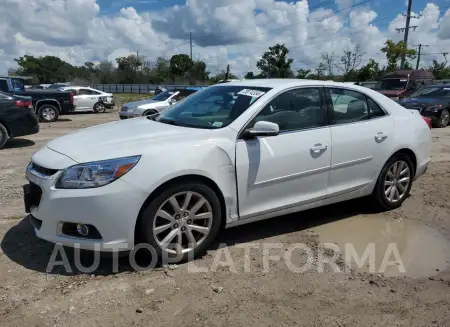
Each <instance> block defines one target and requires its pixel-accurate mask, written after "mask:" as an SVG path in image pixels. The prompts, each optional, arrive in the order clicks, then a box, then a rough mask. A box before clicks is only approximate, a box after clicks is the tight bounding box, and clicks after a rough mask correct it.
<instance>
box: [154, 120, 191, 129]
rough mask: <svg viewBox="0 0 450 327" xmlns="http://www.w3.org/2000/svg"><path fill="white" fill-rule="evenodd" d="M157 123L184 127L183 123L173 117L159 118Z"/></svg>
mask: <svg viewBox="0 0 450 327" xmlns="http://www.w3.org/2000/svg"><path fill="white" fill-rule="evenodd" d="M158 122H159V123H163V124H169V125H174V126H183V127H186V125H185V124H183V123H180V122H178V121H176V120H173V119H168V118H161V119H160V120H158Z"/></svg>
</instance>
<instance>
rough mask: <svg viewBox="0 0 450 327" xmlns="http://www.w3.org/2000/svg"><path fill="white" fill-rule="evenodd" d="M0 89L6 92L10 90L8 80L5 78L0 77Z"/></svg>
mask: <svg viewBox="0 0 450 327" xmlns="http://www.w3.org/2000/svg"><path fill="white" fill-rule="evenodd" d="M0 91H4V92H8V91H9V87H8V82H6V80H5V79H0Z"/></svg>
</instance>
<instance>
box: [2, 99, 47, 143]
mask: <svg viewBox="0 0 450 327" xmlns="http://www.w3.org/2000/svg"><path fill="white" fill-rule="evenodd" d="M37 132H39V122H38V119H37V117H36V115H35V114H34V111H33V104H32V102H31V98H30V97H24V96H17V95H11V94H8V93H5V92H0V149H1V148H3V147H4V146H5V144H6V142H8V140H10V139H12V138H13V137H19V136H25V135H31V134H36V133H37Z"/></svg>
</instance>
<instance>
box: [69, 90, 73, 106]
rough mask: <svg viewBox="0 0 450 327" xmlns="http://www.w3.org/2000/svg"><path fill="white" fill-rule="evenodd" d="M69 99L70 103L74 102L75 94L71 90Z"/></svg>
mask: <svg viewBox="0 0 450 327" xmlns="http://www.w3.org/2000/svg"><path fill="white" fill-rule="evenodd" d="M69 101H70V104H73V94H72V92H69Z"/></svg>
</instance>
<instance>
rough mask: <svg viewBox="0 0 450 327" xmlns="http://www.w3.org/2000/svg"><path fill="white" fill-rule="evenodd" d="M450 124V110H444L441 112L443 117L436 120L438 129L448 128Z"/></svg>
mask: <svg viewBox="0 0 450 327" xmlns="http://www.w3.org/2000/svg"><path fill="white" fill-rule="evenodd" d="M449 122H450V114H449V112H448V109H444V110H442V112H441V116H440V117H439V118H438V119H437V120H436V127H439V128H444V127H447V125H448V123H449Z"/></svg>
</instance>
